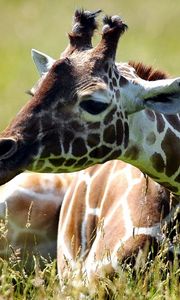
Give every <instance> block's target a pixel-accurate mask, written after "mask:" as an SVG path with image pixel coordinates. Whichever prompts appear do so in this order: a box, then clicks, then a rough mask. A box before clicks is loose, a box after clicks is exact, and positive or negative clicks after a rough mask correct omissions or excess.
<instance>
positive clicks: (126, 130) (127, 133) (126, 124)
mask: <svg viewBox="0 0 180 300" xmlns="http://www.w3.org/2000/svg"><path fill="white" fill-rule="evenodd" d="M124 127H125V129H124V147H125V148H127V146H128V142H129V126H128V123H125V124H124Z"/></svg>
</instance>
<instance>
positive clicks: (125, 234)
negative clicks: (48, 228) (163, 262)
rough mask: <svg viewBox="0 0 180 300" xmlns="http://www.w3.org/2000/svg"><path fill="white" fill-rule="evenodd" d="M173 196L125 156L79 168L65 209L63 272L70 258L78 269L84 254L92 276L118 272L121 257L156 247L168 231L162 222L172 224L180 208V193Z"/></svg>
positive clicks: (61, 239) (60, 234)
mask: <svg viewBox="0 0 180 300" xmlns="http://www.w3.org/2000/svg"><path fill="white" fill-rule="evenodd" d="M169 200H170V193H169V192H168V190H166V189H165V188H163V187H161V186H160V185H159V184H157V183H156V182H154V181H153V180H151V179H150V178H148V177H146V176H144V174H143V173H142V172H140V171H139V170H138V169H136V168H135V167H133V166H131V165H129V164H126V163H123V162H120V161H111V162H107V163H105V164H103V165H96V166H93V167H91V168H88V169H86V170H84V171H81V172H78V173H77V175H76V177H75V178H74V181H73V182H72V184H71V186H70V188H69V190H68V191H67V193H66V195H65V198H64V201H63V205H62V209H61V213H60V220H59V230H58V268H59V273H60V274H61V275H63V274H64V271H65V268H66V262H67V261H68V262H69V264H70V265H71V267H72V269H74V268H76V262H79V260H78V259H82V261H83V270H85V271H86V272H87V274H88V277H89V278H90V279H92V278H93V277H94V276H101V275H103V274H104V273H112V272H114V271H117V270H118V264H119V263H120V262H122V261H124V260H128V259H132V257H133V255H134V257H137V255H138V254H140V252H141V250H142V249H145V248H146V247H147V249H150V248H151V246H152V245H154V247H155V249H156V250H157V245H158V244H161V243H163V242H164V241H165V237H166V234H167V235H168V233H167V232H166V231H167V228H166V230H163V226H164V225H165V224H166V225H167V224H169V226H170V227H171V226H172V224H171V225H170V222H171V221H172V220H173V216H174V214H175V212H176V210H177V209H178V211H179V208H180V207H179V204H178V198H176V199H173V202H172V203H173V204H172V206H171V207H170V201H169ZM176 219H177V217H176ZM171 230H172V228H171V229H170V231H171ZM171 235H172V233H171ZM171 237H172V236H171ZM177 245H178V242H177ZM177 245H176V247H177ZM148 247H149V248H148ZM147 249H146V250H147ZM169 249H170V250H171V251H172V249H173V244H171V242H169ZM156 250H155V251H156ZM176 250H177V249H176ZM179 250H180V249H178V251H179Z"/></svg>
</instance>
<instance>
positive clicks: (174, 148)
mask: <svg viewBox="0 0 180 300" xmlns="http://www.w3.org/2000/svg"><path fill="white" fill-rule="evenodd" d="M161 146H162V149H163V150H164V152H165V155H166V175H167V176H169V177H170V176H172V175H173V174H174V173H175V172H176V171H177V169H178V168H179V165H180V154H179V149H180V140H179V137H177V136H176V135H175V134H174V133H173V132H172V131H171V130H170V129H168V130H167V132H166V135H165V137H164V140H163V141H162V144H161Z"/></svg>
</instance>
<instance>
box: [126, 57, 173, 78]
mask: <svg viewBox="0 0 180 300" xmlns="http://www.w3.org/2000/svg"><path fill="white" fill-rule="evenodd" d="M129 65H130V66H131V67H133V68H134V69H135V70H136V73H137V75H138V76H139V77H141V78H142V79H144V80H148V81H155V80H159V79H167V78H168V77H169V76H168V74H167V73H166V72H164V71H161V70H157V69H154V68H153V67H152V66H146V65H144V64H143V63H141V62H135V61H129Z"/></svg>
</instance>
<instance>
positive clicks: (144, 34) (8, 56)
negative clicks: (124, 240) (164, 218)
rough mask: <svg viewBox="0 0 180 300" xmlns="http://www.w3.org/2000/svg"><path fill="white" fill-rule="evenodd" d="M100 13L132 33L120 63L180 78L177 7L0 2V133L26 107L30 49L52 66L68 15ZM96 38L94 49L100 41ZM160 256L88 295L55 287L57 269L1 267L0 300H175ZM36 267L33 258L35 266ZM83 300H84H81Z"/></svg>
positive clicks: (179, 289)
mask: <svg viewBox="0 0 180 300" xmlns="http://www.w3.org/2000/svg"><path fill="white" fill-rule="evenodd" d="M79 7H80V8H81V7H84V8H87V9H89V10H93V9H94V10H95V9H99V8H102V9H103V11H104V13H107V14H120V15H122V16H123V18H124V20H126V22H127V24H128V25H129V31H128V32H127V33H126V34H125V35H124V37H123V38H122V40H121V43H120V45H119V49H118V53H117V60H118V61H128V60H132V59H133V60H137V61H143V62H145V63H147V64H152V65H153V66H155V67H159V68H161V69H164V70H166V71H168V72H169V73H170V74H171V75H172V76H177V75H180V58H179V57H180V55H179V53H180V17H179V16H180V1H179V0H173V1H172V0H158V1H157V0H151V1H143V0H133V1H131V0H122V1H119V0H111V1H102V0H99V1H98V2H97V1H92V0H91V1H90V0H84V1H82V0H81V1H78V0H72V1H64V0H53V1H49V0H36V1H35V0H32V1H25V0H16V1H15V0H8V1H7V0H0V22H1V23H0V24H1V26H0V37H1V42H0V72H1V74H0V129H1V130H2V129H3V128H4V127H5V126H6V125H7V124H8V123H9V121H10V120H11V119H12V118H13V116H15V114H16V113H17V112H18V110H19V109H20V108H21V107H22V105H23V104H24V103H25V102H26V101H27V100H28V97H29V96H27V95H26V94H25V93H24V92H25V91H26V90H27V89H29V88H30V87H31V86H32V85H33V84H34V82H35V81H36V80H37V79H38V74H37V72H36V71H35V68H34V66H33V63H32V60H31V57H30V50H31V48H35V49H38V50H40V51H43V52H45V53H47V54H49V55H50V56H52V57H54V58H58V57H59V53H60V52H62V51H63V50H64V48H65V47H66V45H67V43H68V41H67V36H66V33H67V32H68V31H70V28H71V19H72V14H73V12H74V10H75V9H76V8H79ZM99 38H100V36H99V34H98V33H97V34H96V36H95V38H94V44H96V43H97V42H98V40H99ZM163 255H164V252H163V249H161V250H160V252H159V255H158V256H157V257H156V259H155V261H153V262H150V263H149V264H148V265H146V264H145V262H143V261H142V263H141V264H140V265H136V266H135V268H131V266H122V267H121V268H120V270H119V272H118V274H117V276H116V277H115V278H114V280H113V281H110V280H109V279H108V278H103V279H102V280H101V281H100V282H99V286H98V288H96V289H94V287H91V286H90V287H89V288H88V287H87V279H86V278H84V277H81V276H80V277H78V279H77V278H76V279H75V278H74V274H73V273H70V275H69V278H68V280H67V281H64V282H62V283H61V285H60V286H59V281H58V278H57V275H56V263H55V262H47V263H46V267H45V269H40V268H39V267H38V263H36V268H35V271H34V272H33V273H32V274H30V275H29V274H27V273H26V271H25V270H24V269H23V267H22V265H21V262H18V261H16V260H15V261H14V260H13V259H10V260H9V261H7V262H6V261H3V260H0V300H4V299H9V300H10V299H18V300H19V299H23V300H24V299H37V300H41V299H43V300H44V299H80V298H81V299H105V293H106V294H110V298H111V299H120V300H121V299H128V300H131V299H132V300H135V299H138V300H139V299H140V300H141V299H153V300H161V299H166V300H176V299H180V285H179V277H180V270H179V267H178V264H177V261H175V262H174V264H173V265H169V263H168V262H164V261H163V259H162V257H163ZM35 261H36V262H37V258H35ZM83 297H84V298H83Z"/></svg>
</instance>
